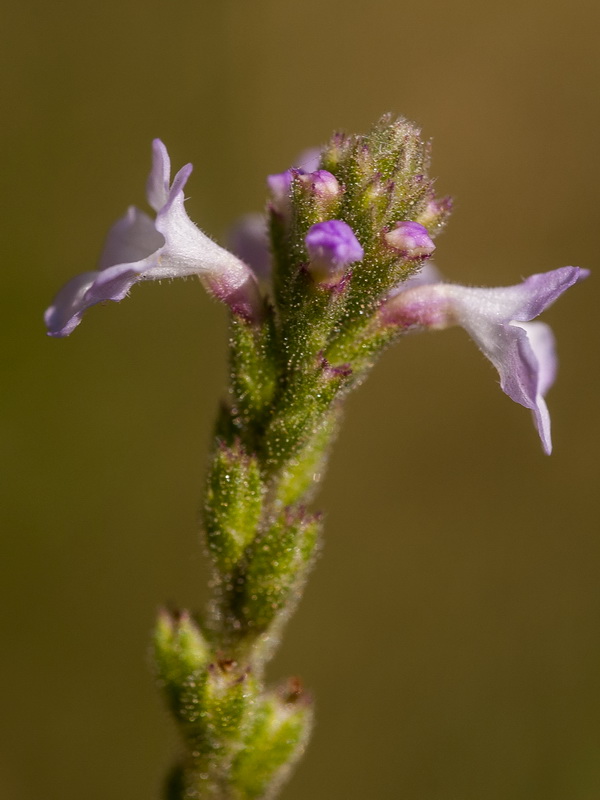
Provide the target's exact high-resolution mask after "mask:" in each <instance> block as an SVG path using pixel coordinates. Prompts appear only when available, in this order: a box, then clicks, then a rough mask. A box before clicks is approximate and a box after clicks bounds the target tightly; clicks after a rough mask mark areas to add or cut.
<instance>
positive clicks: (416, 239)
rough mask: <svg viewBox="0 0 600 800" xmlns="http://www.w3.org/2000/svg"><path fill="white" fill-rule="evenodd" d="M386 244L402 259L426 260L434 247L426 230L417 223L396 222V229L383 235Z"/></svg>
mask: <svg viewBox="0 0 600 800" xmlns="http://www.w3.org/2000/svg"><path fill="white" fill-rule="evenodd" d="M383 238H384V239H385V241H386V244H387V245H388V246H389V247H391V248H392V249H393V250H396V251H397V252H398V253H400V254H401V255H402V256H403V257H404V258H409V259H420V258H428V257H429V256H430V255H431V254H432V253H433V251H434V250H435V245H434V243H433V242H432V240H431V237H430V236H429V233H428V232H427V228H425V227H424V226H423V225H419V223H418V222H411V221H409V220H407V221H406V222H397V223H396V227H395V228H392V230H391V231H387V233H385V234H384V235H383Z"/></svg>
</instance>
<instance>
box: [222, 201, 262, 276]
mask: <svg viewBox="0 0 600 800" xmlns="http://www.w3.org/2000/svg"><path fill="white" fill-rule="evenodd" d="M227 238H228V243H229V247H230V249H231V252H232V253H235V255H236V256H238V257H239V258H241V259H242V261H244V262H245V263H246V264H248V265H249V266H250V267H252V269H253V271H254V274H255V275H256V277H257V278H259V279H261V280H267V279H268V278H269V276H270V274H271V253H270V250H269V232H268V229H267V220H266V218H265V216H264V214H245V215H244V216H243V217H240V219H239V220H238V221H237V222H236V223H235V225H233V227H232V228H231V230H230V231H229V234H228V237H227Z"/></svg>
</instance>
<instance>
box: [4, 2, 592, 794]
mask: <svg viewBox="0 0 600 800" xmlns="http://www.w3.org/2000/svg"><path fill="white" fill-rule="evenodd" d="M3 19H4V22H3V31H4V43H3V46H2V49H1V50H0V61H1V62H2V72H1V74H2V112H3V117H4V119H3V124H2V130H1V131H0V137H1V138H2V161H3V165H2V170H1V172H2V175H1V177H0V180H3V181H4V182H5V186H4V187H3V191H2V196H3V198H4V204H3V205H4V211H3V219H2V223H3V224H4V225H5V231H4V234H3V237H2V241H3V245H4V256H3V275H4V278H3V290H2V303H3V312H2V319H3V325H2V333H3V335H4V336H5V340H6V342H5V346H4V349H3V352H4V358H3V361H4V369H3V372H4V387H5V388H4V392H3V397H2V401H1V402H2V406H3V412H2V423H1V424H2V440H3V444H2V447H3V450H4V457H3V463H4V465H5V467H6V469H5V473H6V474H5V477H4V481H3V489H4V492H5V496H4V498H3V512H4V513H3V516H4V518H5V522H4V524H3V528H4V532H3V548H2V550H3V558H2V566H1V569H2V576H1V583H0V586H1V590H2V594H3V597H2V599H1V603H0V615H1V631H2V641H3V645H2V653H3V654H2V661H1V666H0V672H1V687H2V688H1V690H0V691H1V693H2V700H1V706H0V707H1V708H2V713H1V722H0V728H1V734H0V735H1V737H2V741H1V744H0V797H2V798H10V800H13V798H14V800H34V798H35V799H37V798H44V800H76V799H77V800H79V799H80V798H83V797H85V798H86V800H108V798H110V800H132V798H140V800H147V799H148V798H158V797H159V787H160V782H161V780H162V776H163V774H164V772H165V770H166V769H167V767H168V765H169V764H170V763H171V761H172V759H173V757H174V755H175V753H176V752H177V741H176V737H175V734H174V732H173V729H172V727H171V724H170V721H169V720H168V718H167V716H166V714H165V712H164V711H163V707H162V704H161V702H160V698H159V697H158V695H157V693H156V692H155V688H154V685H153V681H152V677H151V675H150V670H149V663H148V662H149V659H148V641H149V635H150V630H151V628H152V625H153V619H154V615H155V611H156V608H157V607H158V605H159V604H161V603H163V602H165V601H171V602H173V603H176V604H180V605H187V606H189V607H193V608H200V607H201V606H202V604H203V602H204V598H205V584H206V580H207V574H208V573H207V567H206V560H205V558H204V555H203V552H202V548H201V546H200V544H199V538H198V527H197V518H198V506H199V496H200V488H201V485H202V481H203V474H204V468H205V453H206V448H207V445H208V441H209V436H210V430H211V425H212V418H213V413H214V409H215V406H216V404H217V402H218V399H219V396H220V394H221V392H222V389H223V386H224V382H225V379H226V369H225V361H224V359H225V352H226V347H225V340H226V315H225V312H224V309H223V308H221V307H219V306H218V305H217V304H216V303H214V302H211V301H210V300H209V299H208V297H207V296H206V295H205V294H204V293H203V291H202V289H201V287H200V285H199V284H198V283H197V282H196V281H187V282H179V283H172V284H163V285H162V286H159V285H154V284H152V285H143V286H139V287H136V288H135V289H134V290H133V292H132V296H131V298H130V299H128V300H126V301H125V302H123V303H121V304H119V305H117V304H109V305H108V306H106V307H105V308H96V309H93V310H92V311H91V312H90V313H89V314H88V315H87V317H86V319H85V321H84V324H83V325H82V326H81V328H79V329H78V330H77V331H76V332H75V333H74V335H73V336H71V337H70V338H69V339H67V340H64V341H55V340H51V339H48V338H47V337H45V335H44V330H43V326H42V322H41V314H42V311H43V309H44V308H45V306H46V305H47V304H48V303H49V301H50V299H51V297H52V295H53V294H54V292H55V291H56V290H57V288H58V287H59V285H61V284H62V283H63V282H64V281H65V280H67V279H68V278H69V277H71V276H72V275H74V274H75V273H78V272H81V271H84V270H88V269H93V267H94V263H95V258H96V257H97V254H98V253H99V250H100V248H101V244H102V240H103V236H104V234H105V232H106V230H107V229H108V226H109V225H110V224H111V223H112V221H113V220H114V219H115V218H116V217H118V216H119V215H120V214H122V213H123V211H124V209H125V208H126V206H127V205H128V204H130V203H137V204H142V203H143V200H144V183H145V179H146V174H147V172H148V169H149V164H150V141H151V139H152V138H153V137H155V136H160V137H162V138H163V139H164V141H165V142H166V143H167V145H168V147H169V149H170V152H171V156H172V159H173V162H174V166H175V167H176V168H178V167H179V166H181V165H182V164H183V163H185V162H187V161H192V162H193V163H194V164H195V166H196V170H195V172H194V174H193V176H192V179H191V181H190V183H189V184H188V194H189V195H190V199H189V202H188V210H189V212H190V215H191V217H192V218H193V219H195V220H196V221H197V222H198V223H199V224H200V225H201V227H203V228H204V229H205V230H206V231H207V232H209V233H211V234H212V235H214V236H216V237H217V238H219V239H220V240H221V241H223V240H224V235H225V232H226V230H227V228H228V226H229V225H230V223H231V222H232V220H234V219H235V218H236V217H237V216H238V215H240V214H242V213H244V212H246V211H249V210H260V209H261V207H262V205H263V202H264V197H265V189H264V178H265V175H266V174H267V173H268V172H273V171H279V170H282V169H284V168H286V167H287V166H288V165H289V164H290V163H291V162H292V161H293V159H294V157H295V156H296V155H297V154H298V153H299V152H300V151H302V150H303V149H304V148H306V147H308V146H311V145H318V144H319V143H322V142H323V141H325V140H326V139H327V137H328V136H329V135H330V133H331V132H332V130H334V129H345V130H348V131H364V130H365V129H366V128H368V127H369V126H370V125H371V123H372V122H373V121H374V120H375V119H376V118H377V117H378V116H379V115H380V114H381V113H382V112H384V111H387V110H391V111H394V112H397V113H401V114H403V115H405V116H407V117H408V118H410V119H413V120H415V121H416V122H418V123H419V124H420V125H421V126H422V128H423V131H424V134H425V135H426V136H427V137H432V138H433V140H434V149H433V154H434V155H433V168H432V172H433V174H435V175H437V176H439V182H438V188H439V191H440V192H441V193H451V194H453V195H454V196H455V197H456V211H455V214H454V216H453V219H452V221H451V224H450V227H449V228H448V230H447V233H445V234H444V236H443V237H442V238H441V239H439V240H438V251H437V263H438V265H439V267H440V268H441V269H442V270H443V272H444V274H445V275H446V276H447V278H448V279H450V280H455V281H458V282H471V283H476V284H490V285H491V284H499V285H506V284H510V283H513V282H516V281H518V280H519V279H520V278H521V277H523V276H525V275H527V274H529V273H532V272H539V271H543V270H546V269H550V268H554V267H559V266H562V265H565V264H579V265H582V266H587V267H590V268H592V269H594V270H597V261H598V259H597V249H598V246H597V238H598V184H599V181H600V169H599V160H598V155H597V147H598V127H599V125H600V108H599V103H598V99H599V97H598V85H599V77H600V53H599V50H598V34H599V23H600V12H599V11H598V6H597V4H596V3H594V2H591V0H590V2H586V1H585V0H573V1H572V2H570V3H568V4H565V3H561V2H558V1H557V0H554V1H553V0H550V2H541V0H536V1H535V2H534V1H531V2H515V1H514V0H513V1H512V2H511V0H506V1H505V2H502V3H493V4H491V3H480V2H475V0H457V1H456V2H452V3H445V2H442V0H422V1H421V2H420V3H418V4H417V3H415V4H406V3H397V2H392V0H371V1H370V2H369V3H360V2H354V3H352V2H347V1H346V2H342V1H341V0H304V2H299V1H296V2H292V1H291V0H290V1H288V2H286V1H285V0H278V1H275V0H246V1H245V2H243V1H242V0H217V2H216V3H214V2H213V3H207V2H202V0H195V2H193V1H192V0H181V1H180V0H174V2H171V3H170V4H167V3H163V2H161V3H159V2H157V1H156V0H147V1H146V2H142V0H119V1H117V0H106V1H105V2H104V3H87V2H83V3H82V2H75V0H58V2H54V3H43V2H41V0H24V2H21V3H18V4H17V3H10V4H6V5H5V7H4V9H3ZM598 287H599V279H598V276H597V275H594V276H593V277H592V279H591V280H589V281H588V282H587V283H586V284H584V285H582V286H578V287H577V288H575V289H573V290H571V291H570V292H569V293H568V294H567V295H566V296H565V297H564V298H562V299H561V300H560V302H559V303H558V304H557V306H556V307H554V308H553V309H552V310H551V311H550V312H549V313H547V315H546V320H547V321H550V322H551V323H552V325H553V327H554V329H555V331H556V334H557V337H558V341H559V352H560V357H561V371H560V376H559V380H558V383H557V385H556V387H555V388H554V389H553V390H552V392H551V394H550V397H549V404H550V407H551V412H552V417H553V423H554V442H555V454H554V455H553V456H552V457H551V458H547V457H545V456H544V455H543V454H542V451H541V447H540V444H539V441H538V440H537V437H536V435H535V432H534V429H533V426H532V423H531V419H530V415H529V413H528V412H527V411H526V410H524V409H522V408H520V407H518V406H517V405H515V404H513V403H511V402H510V401H509V400H508V399H507V398H506V397H505V396H504V395H503V394H502V393H501V392H500V390H499V388H498V386H497V376H496V374H495V373H494V371H493V369H492V367H491V366H490V365H489V364H488V363H487V362H486V361H485V360H484V358H483V357H482V356H481V355H480V354H479V353H478V351H477V350H476V348H475V347H474V346H473V344H472V343H471V342H470V341H469V340H468V338H467V336H466V335H465V334H464V333H463V332H462V331H460V330H456V331H454V330H453V331H448V332H446V333H438V334H431V335H428V336H421V337H414V338H409V339H407V340H406V341H405V342H403V343H401V345H400V346H398V347H397V348H395V349H394V350H393V351H390V352H388V353H387V354H386V356H385V357H384V359H383V360H382V362H381V363H380V364H379V366H378V368H377V369H376V370H375V372H374V374H373V375H372V378H371V380H370V381H369V382H368V384H367V385H365V386H363V387H362V388H361V389H360V391H359V392H357V393H356V395H355V396H353V397H352V399H351V401H350V402H349V405H348V410H347V415H346V425H345V428H344V430H343V433H342V436H341V438H340V440H339V442H338V444H337V448H336V450H335V452H334V455H333V457H332V459H331V463H330V472H329V475H328V478H327V482H326V487H325V490H324V492H323V494H322V496H321V497H320V499H319V505H320V506H321V507H323V508H324V509H326V511H327V531H326V533H327V537H326V545H325V548H324V552H323V556H322V558H321V560H320V562H319V564H318V567H317V569H316V570H315V572H314V575H313V577H312V581H311V583H310V585H309V588H308V591H307V595H306V597H305V600H304V601H303V603H302V605H301V608H300V610H299V612H298V614H297V616H296V617H295V618H294V620H293V621H292V623H291V624H290V626H289V629H288V631H287V636H286V638H285V643H284V645H283V647H282V649H281V651H280V654H279V655H278V657H277V659H276V661H275V662H274V664H273V666H272V669H271V673H270V674H271V677H272V679H273V680H277V679H280V678H282V677H285V676H287V675H290V674H293V675H301V676H302V677H303V679H304V680H305V682H306V684H307V686H308V687H310V689H311V690H312V691H313V692H314V693H315V695H316V698H317V703H318V724H317V727H316V730H315V733H314V737H313V740H312V742H311V745H310V748H309V750H308V752H307V754H306V757H305V760H304V761H303V763H302V765H301V766H300V767H299V769H298V771H297V773H296V774H295V776H294V778H293V780H292V782H291V783H290V784H289V785H288V786H287V787H286V789H285V791H284V793H283V795H284V797H285V798H286V800H301V799H304V800H305V799H306V798H308V797H315V798H330V797H331V798H338V797H339V798H344V799H345V800H354V799H355V800H358V799H359V798H360V799H361V800H364V798H406V800H481V798H486V800H505V799H506V798H508V797H510V798H511V800H521V798H523V800H524V799H525V798H527V799H528V800H530V799H531V798H540V800H542V799H543V800H559V799H560V800H563V798H569V800H593V799H594V798H597V797H599V796H600V693H599V690H598V682H599V679H600V678H599V676H600V632H599V624H598V623H599V622H600V597H599V592H598V583H599V581H598V576H599V573H600V563H599V561H600V538H599V535H598V531H599V529H600V526H598V524H597V519H598V511H599V496H598V495H599V493H598V488H597V467H596V464H597V458H598V447H599V444H600V442H599V439H600V435H599V434H600V423H599V421H598V414H597V411H598V399H599V396H600V386H599V379H598V343H599V337H598V311H597V309H598V302H599V299H600V290H599V288H598Z"/></svg>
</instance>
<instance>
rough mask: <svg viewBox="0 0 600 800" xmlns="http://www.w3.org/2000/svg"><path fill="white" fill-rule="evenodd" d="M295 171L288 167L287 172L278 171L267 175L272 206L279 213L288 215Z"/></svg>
mask: <svg viewBox="0 0 600 800" xmlns="http://www.w3.org/2000/svg"><path fill="white" fill-rule="evenodd" d="M292 176H293V171H292V170H291V169H286V171H285V172H277V173H275V174H274V175H268V176H267V186H268V187H269V194H270V195H271V207H272V208H273V210H274V211H276V212H277V213H279V214H283V215H285V216H287V214H288V213H289V210H290V203H291V197H290V194H291V187H292Z"/></svg>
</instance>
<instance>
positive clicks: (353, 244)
mask: <svg viewBox="0 0 600 800" xmlns="http://www.w3.org/2000/svg"><path fill="white" fill-rule="evenodd" d="M304 241H305V244H306V249H307V251H308V257H309V259H310V263H309V265H308V269H309V271H310V273H311V275H312V276H313V277H314V279H315V280H316V281H317V282H318V283H328V284H331V285H335V284H337V283H339V281H340V280H341V278H342V276H343V274H344V272H345V271H346V268H347V267H348V266H349V265H350V264H352V263H354V262H355V261H360V260H361V259H362V258H363V256H364V250H363V248H362V247H361V245H360V243H359V241H358V239H357V238H356V236H355V235H354V231H353V230H352V228H351V227H350V225H347V224H346V223H345V222H342V221H341V220H339V219H330V220H328V221H327V222H317V223H316V224H315V225H313V226H312V227H311V228H309V230H308V233H307V234H306V236H305V238H304Z"/></svg>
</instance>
